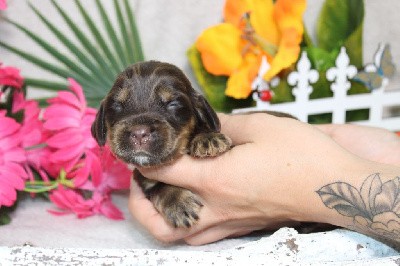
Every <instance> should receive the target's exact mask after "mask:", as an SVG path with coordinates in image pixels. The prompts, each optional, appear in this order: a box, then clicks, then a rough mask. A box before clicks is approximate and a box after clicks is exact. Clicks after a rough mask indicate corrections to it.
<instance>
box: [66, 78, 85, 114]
mask: <svg viewBox="0 0 400 266" xmlns="http://www.w3.org/2000/svg"><path fill="white" fill-rule="evenodd" d="M68 82H69V84H70V86H69V88H70V90H72V91H73V92H75V94H76V95H77V96H78V99H79V102H80V103H81V106H82V107H86V99H85V95H84V94H83V90H82V87H81V85H80V84H79V83H78V82H76V81H75V80H74V79H73V78H68Z"/></svg>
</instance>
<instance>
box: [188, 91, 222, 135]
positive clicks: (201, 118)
mask: <svg viewBox="0 0 400 266" xmlns="http://www.w3.org/2000/svg"><path fill="white" fill-rule="evenodd" d="M193 106H194V112H195V115H196V119H197V126H198V128H200V129H201V130H205V129H209V130H210V131H212V132H219V131H220V129H221V124H220V122H219V119H218V116H217V114H216V113H215V111H214V110H213V109H212V107H211V106H210V104H209V103H208V102H207V100H206V99H205V98H204V97H203V96H202V95H201V94H200V93H198V92H196V91H194V92H193Z"/></svg>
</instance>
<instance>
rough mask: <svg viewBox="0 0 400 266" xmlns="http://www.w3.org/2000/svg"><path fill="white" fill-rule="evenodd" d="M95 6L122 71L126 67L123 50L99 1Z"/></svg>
mask: <svg viewBox="0 0 400 266" xmlns="http://www.w3.org/2000/svg"><path fill="white" fill-rule="evenodd" d="M96 4H97V9H98V11H99V13H100V15H101V18H102V20H103V25H104V27H105V29H106V30H107V34H108V36H109V38H110V40H111V42H112V44H113V45H114V49H115V51H116V52H117V54H118V57H119V58H118V59H119V63H120V66H121V68H122V69H124V68H125V67H126V66H128V64H129V63H128V60H127V58H126V56H125V54H124V49H123V47H122V45H121V41H120V40H119V39H118V37H117V34H116V33H115V32H116V30H115V29H114V28H113V26H112V24H111V22H110V19H109V17H108V16H107V12H106V11H105V9H104V7H103V5H102V4H101V2H100V0H96Z"/></svg>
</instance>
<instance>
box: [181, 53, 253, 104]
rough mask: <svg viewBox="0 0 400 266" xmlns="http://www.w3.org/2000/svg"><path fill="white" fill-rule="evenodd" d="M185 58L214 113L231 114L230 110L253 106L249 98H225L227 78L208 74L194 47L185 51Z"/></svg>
mask: <svg viewBox="0 0 400 266" xmlns="http://www.w3.org/2000/svg"><path fill="white" fill-rule="evenodd" d="M187 56H188V58H189V62H190V65H191V67H192V69H193V72H194V74H195V76H196V79H197V82H198V83H199V85H200V87H201V88H202V90H203V92H204V95H205V97H206V99H207V100H208V102H209V103H210V105H211V106H212V107H213V108H214V109H215V110H216V111H218V112H231V111H232V109H235V108H243V107H249V106H251V105H252V104H253V100H252V97H251V96H250V97H249V98H248V99H245V100H237V99H234V98H231V97H228V96H226V95H225V89H226V82H227V80H228V78H227V77H225V76H214V75H211V74H210V73H208V72H207V71H206V70H205V68H204V66H203V63H202V61H201V56H200V53H199V51H198V50H197V49H196V47H195V46H194V45H193V46H192V47H190V48H189V50H188V51H187Z"/></svg>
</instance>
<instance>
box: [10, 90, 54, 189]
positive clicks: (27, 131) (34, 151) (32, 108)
mask: <svg viewBox="0 0 400 266" xmlns="http://www.w3.org/2000/svg"><path fill="white" fill-rule="evenodd" d="M21 111H22V112H23V120H22V122H21V129H20V134H21V135H22V136H24V137H23V139H22V141H21V146H22V147H23V148H24V149H25V153H26V162H25V163H24V168H25V170H26V172H27V173H28V176H29V180H31V181H33V180H34V175H33V173H32V170H31V168H32V169H33V170H35V171H36V172H37V173H38V174H39V175H40V176H41V177H42V179H43V180H45V181H48V180H49V178H48V175H47V173H46V171H45V170H44V169H43V167H42V162H43V161H47V160H48V156H49V150H48V149H47V147H46V146H45V145H43V143H44V141H45V139H46V134H45V132H44V129H43V123H42V121H41V120H40V112H41V111H40V108H39V104H38V103H37V102H36V101H34V100H26V99H25V96H24V94H23V92H22V91H15V92H14V94H13V104H12V113H17V112H21Z"/></svg>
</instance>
